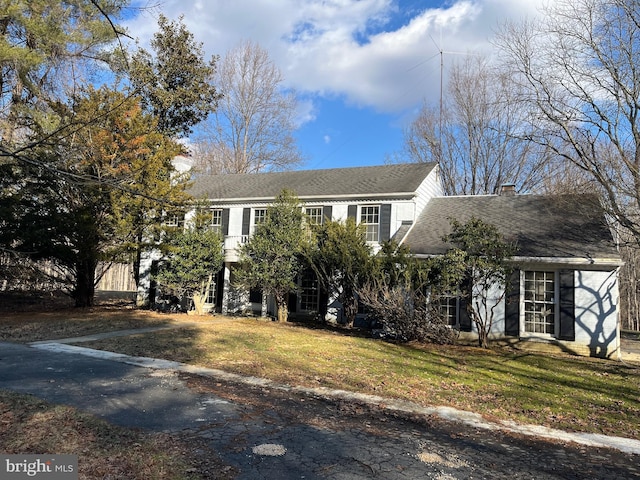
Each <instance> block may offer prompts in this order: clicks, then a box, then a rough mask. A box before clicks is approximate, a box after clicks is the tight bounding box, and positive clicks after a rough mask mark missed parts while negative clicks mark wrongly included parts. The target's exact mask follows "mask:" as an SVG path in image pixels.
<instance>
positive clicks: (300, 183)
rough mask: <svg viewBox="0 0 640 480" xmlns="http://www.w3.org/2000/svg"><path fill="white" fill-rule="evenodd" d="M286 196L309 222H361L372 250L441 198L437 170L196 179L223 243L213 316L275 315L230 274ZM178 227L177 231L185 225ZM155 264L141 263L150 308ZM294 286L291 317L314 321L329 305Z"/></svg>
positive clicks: (304, 286) (313, 286)
mask: <svg viewBox="0 0 640 480" xmlns="http://www.w3.org/2000/svg"><path fill="white" fill-rule="evenodd" d="M283 189H288V190H291V191H293V192H294V193H295V194H296V195H297V196H298V198H299V199H300V202H301V203H302V204H303V205H304V209H305V213H306V215H307V218H308V220H309V221H310V222H312V223H318V224H319V223H322V222H325V221H326V220H327V219H331V220H345V219H346V218H348V217H353V218H355V219H356V221H357V222H359V223H364V224H365V225H366V231H367V241H368V242H369V243H370V244H371V246H372V247H373V250H374V251H376V250H377V249H378V248H379V245H380V243H381V242H383V241H386V240H389V239H390V238H396V239H398V240H400V239H401V238H402V237H403V236H404V235H405V234H406V233H407V231H408V230H409V227H410V225H412V224H413V223H414V222H415V221H416V219H417V218H418V217H419V216H420V213H421V212H422V210H423V209H424V208H425V206H426V205H427V204H428V203H429V201H430V200H431V199H432V198H434V197H437V196H441V195H442V194H443V191H442V187H441V182H440V179H439V173H438V167H437V165H436V164H434V163H430V164H425V163H422V164H417V163H411V164H397V165H383V166H374V167H354V168H336V169H325V170H301V171H288V172H274V173H254V174H231V175H200V176H196V177H195V178H194V181H193V185H192V187H191V189H190V192H189V193H190V194H191V195H192V196H193V197H194V198H196V199H198V200H203V199H204V200H206V201H207V202H208V203H209V205H210V207H211V227H212V228H214V229H217V230H219V231H220V232H221V233H222V235H223V237H224V266H223V268H222V270H221V271H220V272H218V273H217V275H216V277H215V279H216V281H215V282H214V285H213V288H212V289H211V290H210V292H209V295H208V299H207V301H208V307H209V308H210V309H212V310H216V311H218V312H221V313H223V314H230V313H253V314H262V315H269V314H274V313H275V305H274V303H273V301H272V299H263V298H262V294H261V292H260V291H258V290H255V291H254V290H252V291H250V292H245V291H242V290H240V289H237V288H235V286H234V285H235V282H234V269H235V267H236V265H237V262H238V261H239V252H238V247H239V246H240V245H241V244H243V243H244V242H246V241H247V240H248V239H249V237H250V236H251V235H252V233H253V231H254V229H255V227H256V225H258V224H259V223H260V222H261V221H262V220H264V218H265V215H266V212H267V207H268V206H269V205H270V204H271V203H272V202H273V201H274V199H275V197H276V196H277V195H278V194H280V193H281V192H282V190H283ZM175 222H176V225H180V222H183V219H176V220H175ZM158 260H160V254H159V253H158V252H150V254H149V255H148V256H146V258H145V259H144V260H143V262H142V263H141V280H140V287H139V291H138V303H145V302H148V301H149V300H150V301H151V302H153V297H154V295H155V293H154V288H153V284H152V280H151V276H152V275H151V274H152V272H153V270H154V268H155V264H156V263H157V261H158ZM214 273H215V272H214ZM299 287H300V288H299V293H298V294H297V295H291V296H290V302H289V311H290V314H291V316H293V317H296V316H298V317H308V316H314V315H317V314H318V312H319V311H320V310H321V308H320V306H321V302H324V303H325V305H326V302H327V301H328V299H327V297H326V295H323V293H322V292H321V291H320V289H319V286H318V282H317V280H316V278H315V277H314V276H313V275H312V274H311V273H310V272H309V273H308V274H305V275H303V276H302V277H301V278H300V279H299ZM149 297H151V298H149ZM334 306H335V305H334ZM336 307H337V308H334V309H332V310H331V311H332V312H333V314H334V317H335V319H336V320H337V321H341V318H340V317H341V310H340V308H339V305H337V306H336Z"/></svg>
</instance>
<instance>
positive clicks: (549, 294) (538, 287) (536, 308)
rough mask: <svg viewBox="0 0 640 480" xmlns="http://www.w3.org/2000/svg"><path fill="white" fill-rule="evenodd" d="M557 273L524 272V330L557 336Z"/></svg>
mask: <svg viewBox="0 0 640 480" xmlns="http://www.w3.org/2000/svg"><path fill="white" fill-rule="evenodd" d="M555 325H556V276H555V272H544V271H525V272H524V330H525V332H529V333H543V334H548V335H553V334H555Z"/></svg>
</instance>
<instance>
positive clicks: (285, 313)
mask: <svg viewBox="0 0 640 480" xmlns="http://www.w3.org/2000/svg"><path fill="white" fill-rule="evenodd" d="M288 320H289V306H288V305H287V302H283V303H282V304H280V303H278V322H286V321H288Z"/></svg>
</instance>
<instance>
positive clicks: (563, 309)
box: [558, 270, 576, 341]
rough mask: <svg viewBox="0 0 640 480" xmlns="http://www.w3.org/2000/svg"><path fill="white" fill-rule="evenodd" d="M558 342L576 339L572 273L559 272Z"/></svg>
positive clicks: (568, 271)
mask: <svg viewBox="0 0 640 480" xmlns="http://www.w3.org/2000/svg"><path fill="white" fill-rule="evenodd" d="M559 277H560V332H559V334H558V338H559V339H560V340H570V341H574V340H575V339H576V315H575V284H574V271H573V270H561V271H560V275H559Z"/></svg>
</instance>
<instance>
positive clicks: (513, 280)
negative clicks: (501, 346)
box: [504, 268, 520, 337]
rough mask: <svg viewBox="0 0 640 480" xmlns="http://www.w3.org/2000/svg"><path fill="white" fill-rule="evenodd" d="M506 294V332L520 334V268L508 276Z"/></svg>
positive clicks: (514, 335)
mask: <svg viewBox="0 0 640 480" xmlns="http://www.w3.org/2000/svg"><path fill="white" fill-rule="evenodd" d="M505 288H506V293H505V296H504V302H505V305H504V334H505V335H507V336H510V337H518V336H520V270H519V269H517V268H516V269H515V270H514V271H513V272H511V275H510V276H509V277H508V278H507V284H506V285H505Z"/></svg>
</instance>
